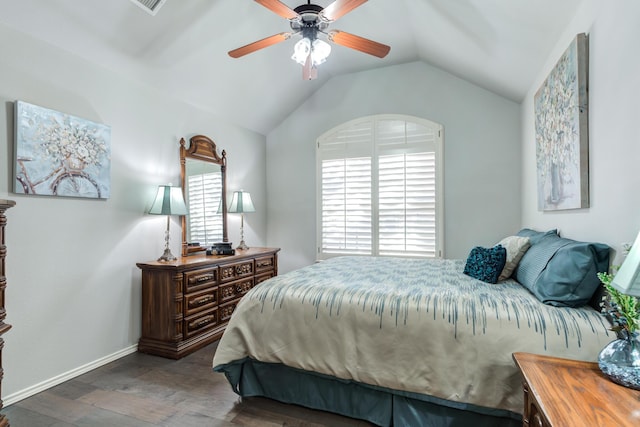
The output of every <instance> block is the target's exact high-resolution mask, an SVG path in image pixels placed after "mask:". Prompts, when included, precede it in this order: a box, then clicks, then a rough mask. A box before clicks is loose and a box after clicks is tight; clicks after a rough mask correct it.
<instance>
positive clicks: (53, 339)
mask: <svg viewBox="0 0 640 427" xmlns="http://www.w3.org/2000/svg"><path fill="white" fill-rule="evenodd" d="M0 51H1V52H2V55H0V101H1V103H0V117H2V119H1V120H0V165H1V166H0V171H1V173H0V199H12V200H15V201H16V202H17V205H16V207H14V208H12V209H10V210H9V211H7V216H8V226H7V230H6V244H7V248H8V256H7V263H6V267H7V283H8V287H7V290H6V307H7V320H6V321H7V323H9V324H11V325H13V328H12V329H11V330H10V331H9V332H8V333H7V334H5V335H4V338H5V347H4V350H3V365H4V370H5V376H4V381H3V383H2V392H3V393H2V394H3V398H4V399H5V400H6V401H9V403H11V402H10V400H11V396H18V395H20V394H21V393H23V392H24V391H25V390H28V389H30V388H33V387H34V386H36V385H38V384H40V383H42V382H46V381H48V380H50V379H52V378H54V377H56V376H59V375H65V374H66V373H68V372H69V371H71V370H74V369H77V368H78V367H81V366H83V365H86V364H90V363H93V362H94V361H96V360H99V359H102V358H105V357H108V356H110V355H113V354H116V353H118V352H120V351H122V350H124V351H131V350H132V349H134V348H135V347H134V346H135V345H136V344H137V341H138V339H139V336H140V281H141V274H140V271H139V270H138V269H137V268H136V266H135V263H136V262H139V261H148V260H152V259H156V258H157V257H158V256H160V255H161V254H162V251H163V247H164V238H163V231H164V228H165V221H166V218H165V217H159V216H152V215H146V214H145V212H146V210H147V209H148V208H149V206H150V203H151V201H152V197H153V195H154V194H155V191H156V189H157V186H158V185H159V184H166V183H167V182H173V183H174V184H175V185H178V183H179V181H178V179H179V159H178V155H179V154H178V153H179V144H178V141H179V139H180V137H182V136H184V137H187V138H188V137H190V136H192V135H194V134H198V133H202V134H205V135H208V136H210V137H211V138H213V139H214V140H215V141H216V142H217V143H218V147H219V149H225V150H226V151H227V155H228V171H229V172H228V178H229V180H228V190H229V193H231V192H232V191H233V190H237V189H239V188H240V187H243V188H244V189H245V190H247V191H250V192H251V194H252V196H253V198H254V201H255V205H256V207H257V210H258V212H256V213H255V214H251V216H250V217H249V216H247V221H246V224H245V225H246V227H245V233H246V240H247V242H248V243H249V244H253V245H256V246H258V245H263V244H264V241H265V236H266V231H265V229H266V185H265V177H266V172H265V162H264V157H265V137H264V136H262V135H259V134H256V133H253V132H250V131H246V130H244V129H242V128H238V127H236V126H233V125H229V124H227V123H224V122H222V121H220V120H218V119H217V118H216V117H213V116H212V115H210V114H207V113H205V112H203V111H200V110H198V109H196V108H193V107H190V106H188V105H185V104H184V103H181V102H180V101H178V100H175V99H170V98H167V97H164V96H162V95H161V94H159V93H157V92H155V91H153V90H150V89H148V88H145V87H142V86H139V85H137V84H135V83H133V82H131V81H129V80H127V79H126V78H124V77H121V76H118V75H115V74H114V73H113V72H111V71H107V70H105V69H102V68H99V67H97V66H94V65H91V64H89V63H87V62H85V61H83V60H82V59H80V58H78V57H75V56H72V55H70V54H68V53H66V52H64V51H61V50H59V49H56V48H54V47H52V46H49V45H47V44H45V43H42V42H38V41H35V40H33V39H30V38H27V37H25V36H24V35H22V34H20V33H17V32H15V31H13V30H9V29H8V28H6V27H2V26H0ZM15 100H23V101H26V102H30V103H33V104H38V105H41V106H44V107H47V108H51V109H54V110H58V111H62V112H65V113H69V114H73V115H76V116H80V117H84V118H87V119H90V120H93V121H97V122H101V123H105V124H108V125H110V126H111V130H112V136H111V155H112V170H111V198H110V199H108V200H87V199H69V198H54V197H37V196H25V195H16V194H12V193H11V191H12V178H11V176H12V165H13V108H14V106H13V102H14V101H15ZM179 225H180V224H179V222H178V219H177V218H175V219H174V220H173V222H172V236H171V248H172V251H173V253H174V254H179V253H180V240H181V236H180V226H179ZM229 232H230V239H231V240H232V241H233V242H238V241H239V218H238V216H237V215H230V224H229Z"/></svg>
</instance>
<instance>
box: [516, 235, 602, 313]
mask: <svg viewBox="0 0 640 427" xmlns="http://www.w3.org/2000/svg"><path fill="white" fill-rule="evenodd" d="M608 270H609V247H608V246H607V245H603V244H600V243H587V242H578V241H575V240H571V239H563V238H561V237H559V236H558V235H557V234H555V233H547V234H545V235H543V236H541V237H540V238H539V239H538V240H536V243H535V244H532V245H531V247H530V248H529V250H528V251H527V252H526V253H525V254H524V256H523V257H522V259H521V260H520V263H519V264H518V268H517V269H516V272H515V278H516V280H517V281H518V282H519V283H520V284H522V286H524V287H525V288H527V289H528V290H529V291H530V292H531V293H533V294H534V295H535V296H536V297H537V298H538V299H539V300H540V301H542V302H543V303H545V304H549V305H554V306H560V307H580V306H583V305H585V304H587V303H588V302H589V300H590V299H591V297H592V296H593V294H594V292H595V291H596V290H597V289H598V288H599V286H600V281H599V280H598V276H597V275H596V273H598V272H600V271H608Z"/></svg>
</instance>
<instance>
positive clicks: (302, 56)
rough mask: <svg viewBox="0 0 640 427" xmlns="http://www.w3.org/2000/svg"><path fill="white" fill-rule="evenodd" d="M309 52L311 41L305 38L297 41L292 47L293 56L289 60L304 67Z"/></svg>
mask: <svg viewBox="0 0 640 427" xmlns="http://www.w3.org/2000/svg"><path fill="white" fill-rule="evenodd" d="M310 52H311V40H309V39H308V38H307V37H305V38H303V39H301V40H299V41H298V42H297V43H296V45H295V46H294V47H293V55H292V56H291V59H293V60H294V61H296V62H297V63H298V64H300V65H304V63H305V62H306V61H307V57H308V56H309V53H310Z"/></svg>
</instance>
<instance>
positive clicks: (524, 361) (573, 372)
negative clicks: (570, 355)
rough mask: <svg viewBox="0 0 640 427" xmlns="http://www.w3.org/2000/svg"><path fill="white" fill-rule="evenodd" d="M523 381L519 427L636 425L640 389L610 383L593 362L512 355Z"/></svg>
mask: <svg viewBox="0 0 640 427" xmlns="http://www.w3.org/2000/svg"><path fill="white" fill-rule="evenodd" d="M513 360H515V362H516V365H517V366H518V368H520V371H521V372H522V376H523V377H524V412H523V426H524V427H566V426H571V427H581V426H584V427H587V426H588V427H594V426H598V427H605V426H611V427H624V426H635V427H638V426H640V391H638V390H633V389H630V388H626V387H623V386H621V385H618V384H615V383H614V382H612V381H610V380H609V379H607V377H605V376H604V375H603V374H602V372H601V371H600V368H599V367H598V364H597V363H591V362H581V361H577V360H568V359H560V358H557V357H549V356H540V355H536V354H529V353H514V354H513Z"/></svg>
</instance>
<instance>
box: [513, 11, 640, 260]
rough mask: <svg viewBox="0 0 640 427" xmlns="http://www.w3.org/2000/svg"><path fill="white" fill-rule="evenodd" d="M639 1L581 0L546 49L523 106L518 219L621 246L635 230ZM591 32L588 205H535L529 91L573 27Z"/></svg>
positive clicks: (638, 217)
mask: <svg viewBox="0 0 640 427" xmlns="http://www.w3.org/2000/svg"><path fill="white" fill-rule="evenodd" d="M639 20H640V2H638V1H637V0H616V1H607V2H604V1H598V0H585V1H584V3H583V5H582V7H581V8H580V9H579V10H578V11H577V13H576V16H575V19H574V20H573V21H572V22H571V23H569V24H568V25H567V30H566V32H565V33H564V34H563V36H562V37H561V39H560V40H558V43H557V45H556V47H555V49H554V50H553V52H550V54H549V59H548V61H547V64H546V66H545V67H544V69H542V70H541V71H540V73H539V75H538V79H537V81H536V82H535V84H534V85H533V86H532V87H531V89H530V91H529V94H528V95H527V97H526V99H525V100H524V102H523V104H522V106H523V108H522V123H523V126H522V141H523V151H522V170H523V179H522V193H523V198H522V223H523V225H524V226H529V227H533V228H537V229H541V230H542V229H550V228H558V229H559V230H560V232H561V234H562V235H564V236H566V237H569V238H573V239H577V240H587V241H598V242H603V243H607V244H609V245H610V246H612V247H613V248H615V249H617V250H618V255H617V258H616V260H615V261H614V262H618V260H619V259H620V258H619V256H620V250H619V249H620V248H621V245H622V243H625V242H633V240H634V239H635V236H636V234H637V233H638V230H640V190H639V189H640V174H639V173H638V169H637V168H638V160H639V159H640V120H639V119H640V113H639V111H640V108H639V106H638V101H639V99H640V98H639V96H640V56H639V55H638V54H637V52H638V40H640V25H638V22H639ZM580 32H585V33H587V34H588V35H589V162H590V165H589V173H590V198H591V207H590V208H587V209H578V210H567V211H558V212H540V211H538V210H537V199H536V170H535V164H536V157H535V130H534V112H533V96H534V95H535V92H536V91H537V89H538V88H539V86H540V85H541V84H542V82H543V81H544V79H545V78H546V76H547V75H548V73H549V71H550V70H551V69H552V68H553V66H554V65H555V63H556V61H557V60H558V58H559V57H560V56H561V55H562V53H563V52H564V50H565V49H566V48H567V46H568V45H569V43H570V42H571V40H573V38H574V37H575V35H576V34H577V33H580Z"/></svg>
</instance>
